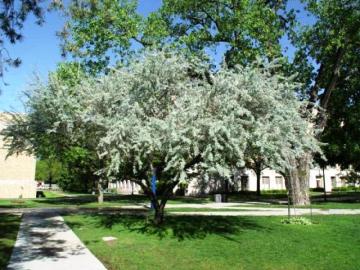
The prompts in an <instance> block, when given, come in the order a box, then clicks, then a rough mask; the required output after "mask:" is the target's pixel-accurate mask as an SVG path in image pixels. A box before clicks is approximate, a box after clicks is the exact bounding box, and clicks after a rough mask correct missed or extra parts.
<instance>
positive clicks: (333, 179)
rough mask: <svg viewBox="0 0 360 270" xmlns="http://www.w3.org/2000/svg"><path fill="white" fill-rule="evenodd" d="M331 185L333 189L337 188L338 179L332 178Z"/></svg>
mask: <svg viewBox="0 0 360 270" xmlns="http://www.w3.org/2000/svg"><path fill="white" fill-rule="evenodd" d="M331 185H332V187H333V188H336V177H335V176H331Z"/></svg>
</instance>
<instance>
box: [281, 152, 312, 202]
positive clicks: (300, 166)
mask: <svg viewBox="0 0 360 270" xmlns="http://www.w3.org/2000/svg"><path fill="white" fill-rule="evenodd" d="M311 160H312V155H311V154H306V155H304V156H303V157H302V158H299V159H291V161H290V163H291V165H292V166H293V168H291V169H288V170H286V173H285V180H286V187H287V189H288V191H289V196H290V200H291V203H292V204H293V205H299V206H300V205H309V204H310V197H309V176H310V163H311Z"/></svg>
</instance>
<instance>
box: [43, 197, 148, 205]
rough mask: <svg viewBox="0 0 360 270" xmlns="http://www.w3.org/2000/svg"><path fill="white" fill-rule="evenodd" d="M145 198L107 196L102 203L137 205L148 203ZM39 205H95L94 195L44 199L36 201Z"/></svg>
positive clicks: (95, 198)
mask: <svg viewBox="0 0 360 270" xmlns="http://www.w3.org/2000/svg"><path fill="white" fill-rule="evenodd" d="M148 201H149V200H148V199H147V197H146V196H143V195H107V196H105V198H104V202H115V203H116V202H118V203H125V204H127V203H132V204H139V203H145V202H148ZM36 202H37V203H39V204H44V205H61V206H70V205H78V206H81V205H84V204H88V203H96V202H97V197H96V195H82V196H68V197H57V198H45V199H38V200H36Z"/></svg>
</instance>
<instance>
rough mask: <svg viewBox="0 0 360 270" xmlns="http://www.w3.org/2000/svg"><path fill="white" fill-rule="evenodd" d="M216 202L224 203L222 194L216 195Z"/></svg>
mask: <svg viewBox="0 0 360 270" xmlns="http://www.w3.org/2000/svg"><path fill="white" fill-rule="evenodd" d="M214 201H215V202H216V203H221V202H222V196H221V194H215V195H214Z"/></svg>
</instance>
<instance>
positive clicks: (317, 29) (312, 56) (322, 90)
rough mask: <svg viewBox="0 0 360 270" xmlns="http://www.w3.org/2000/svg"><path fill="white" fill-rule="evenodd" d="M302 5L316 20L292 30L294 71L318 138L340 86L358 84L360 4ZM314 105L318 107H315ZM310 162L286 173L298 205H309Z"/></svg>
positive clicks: (333, 1) (296, 164)
mask: <svg viewBox="0 0 360 270" xmlns="http://www.w3.org/2000/svg"><path fill="white" fill-rule="evenodd" d="M304 3H305V8H306V10H307V11H308V12H309V13H310V14H311V15H312V16H314V17H315V18H316V21H315V23H314V24H313V25H310V26H306V27H299V28H297V29H296V28H295V31H293V32H292V34H291V35H290V36H291V37H292V40H293V43H294V45H295V46H296V47H297V48H298V49H297V52H296V55H295V59H294V63H293V68H294V69H295V70H297V71H298V73H299V77H298V80H299V81H302V82H304V84H305V86H306V94H307V98H308V100H309V101H310V103H311V104H312V105H309V107H308V110H309V111H310V113H311V114H312V115H316V117H315V125H316V128H317V129H318V131H320V132H318V136H319V137H321V131H322V130H323V129H324V127H325V126H326V124H327V119H328V112H329V110H330V111H331V110H332V108H330V104H331V102H333V101H332V100H333V98H334V96H335V95H337V94H336V93H337V92H342V91H344V90H343V87H342V86H345V85H353V86H351V87H356V86H355V85H356V84H357V81H358V78H357V77H358V76H357V75H356V74H357V73H358V67H359V57H358V55H359V44H360V35H359V29H360V28H359V27H360V12H359V10H360V3H359V1H356V0H350V1H347V0H340V1H336V0H330V1H325V0H318V1H316V0H308V1H304ZM314 63H316V64H314ZM342 101H345V99H342ZM334 102H336V101H334ZM315 104H319V105H320V108H314V105H315ZM341 106H347V105H346V103H343V104H342V105H341ZM339 120H340V119H338V120H337V121H339ZM340 121H341V120H340ZM340 137H342V135H341V136H340ZM333 138H334V137H333ZM311 160H312V156H311V155H306V156H304V157H302V158H301V159H299V160H294V167H295V168H296V170H291V171H289V172H288V176H291V179H292V181H290V183H289V184H290V186H292V187H291V188H292V189H294V190H295V194H297V196H298V198H297V201H298V203H299V204H306V203H309V194H308V192H306V190H307V187H308V175H309V169H310V163H311Z"/></svg>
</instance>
